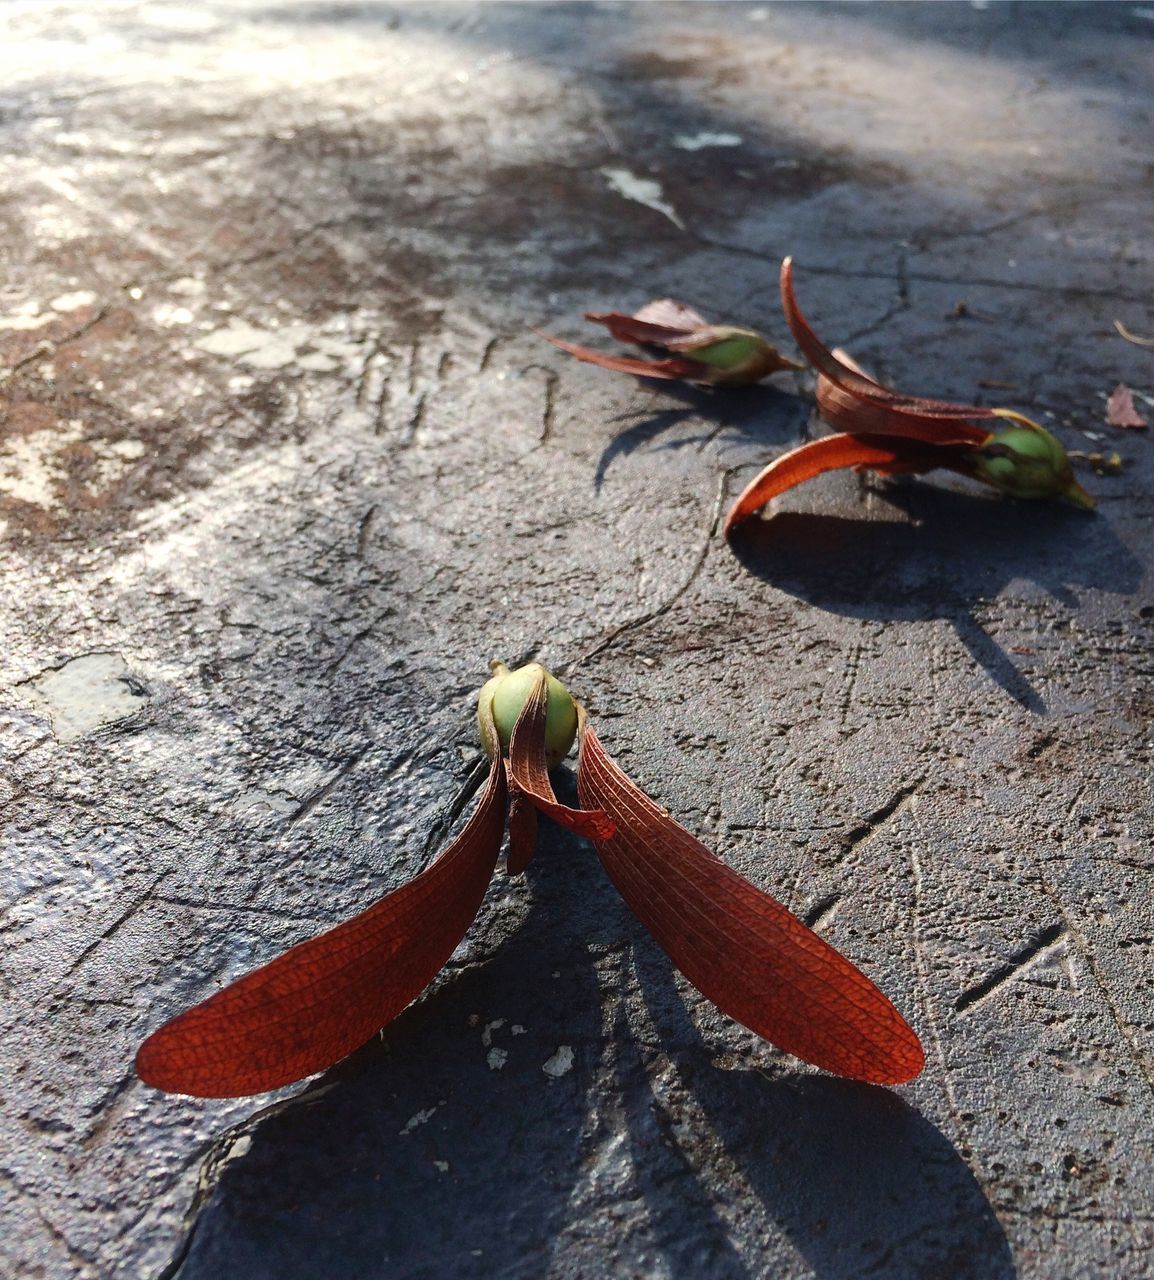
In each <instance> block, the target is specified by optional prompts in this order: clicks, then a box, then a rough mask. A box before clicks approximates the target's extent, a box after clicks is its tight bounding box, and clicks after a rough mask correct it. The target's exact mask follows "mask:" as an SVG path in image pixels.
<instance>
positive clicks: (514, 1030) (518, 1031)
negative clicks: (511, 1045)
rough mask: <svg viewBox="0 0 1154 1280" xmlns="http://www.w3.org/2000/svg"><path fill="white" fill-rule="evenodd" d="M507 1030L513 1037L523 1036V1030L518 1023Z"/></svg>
mask: <svg viewBox="0 0 1154 1280" xmlns="http://www.w3.org/2000/svg"><path fill="white" fill-rule="evenodd" d="M509 1030H510V1031H511V1032H512V1033H513V1034H514V1035H515V1036H523V1035H524V1034H525V1028H524V1027H523V1026H522V1025H521V1024H520V1023H519V1022H514V1023H513V1025H512V1026H511V1027H510V1028H509Z"/></svg>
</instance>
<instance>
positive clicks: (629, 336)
mask: <svg viewBox="0 0 1154 1280" xmlns="http://www.w3.org/2000/svg"><path fill="white" fill-rule="evenodd" d="M585 319H586V320H592V321H593V323H594V324H603V325H604V326H605V327H606V329H608V330H609V332H610V333H611V334H612V335H613V336H614V337H615V338H616V339H617V341H618V342H636V343H638V344H639V345H641V346H649V347H664V346H667V345H668V344H669V343H670V342H674V341H676V340H677V339H678V338H681V337H684V336H685V334H687V333H692V332H693V330H694V328H695V326H693V325H689V326H685V325H680V324H663V323H661V322H659V321H656V320H653V319H644V320H643V319H642V318H641V317H640V315H636V316H627V315H625V314H624V312H621V311H586V312H585Z"/></svg>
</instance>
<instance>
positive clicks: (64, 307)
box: [48, 289, 96, 311]
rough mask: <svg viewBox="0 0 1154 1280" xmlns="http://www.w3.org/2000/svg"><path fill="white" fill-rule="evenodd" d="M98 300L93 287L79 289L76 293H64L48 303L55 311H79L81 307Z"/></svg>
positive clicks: (88, 305)
mask: <svg viewBox="0 0 1154 1280" xmlns="http://www.w3.org/2000/svg"><path fill="white" fill-rule="evenodd" d="M95 301H96V294H94V293H93V292H92V290H91V289H77V290H76V292H75V293H62V294H61V295H60V296H59V297H58V298H53V299H52V301H51V302H50V303H49V304H48V305H49V306H50V307H51V308H52V310H53V311H79V310H80V308H81V307H90V306H92V304H93V303H94V302H95Z"/></svg>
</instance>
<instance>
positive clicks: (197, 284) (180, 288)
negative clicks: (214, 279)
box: [168, 276, 208, 298]
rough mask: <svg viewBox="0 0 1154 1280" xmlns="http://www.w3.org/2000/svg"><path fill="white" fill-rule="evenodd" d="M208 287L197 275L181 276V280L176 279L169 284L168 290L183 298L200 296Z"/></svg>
mask: <svg viewBox="0 0 1154 1280" xmlns="http://www.w3.org/2000/svg"><path fill="white" fill-rule="evenodd" d="M207 288H208V286H207V285H206V284H205V282H204V281H203V280H198V279H197V278H196V277H195V276H181V277H180V279H179V280H174V281H173V282H172V283H171V284H170V285H169V286H168V292H169V293H175V294H177V295H178V296H180V297H182V298H199V297H200V296H201V295H202V294H203V293H204V292H205V291H206V290H207Z"/></svg>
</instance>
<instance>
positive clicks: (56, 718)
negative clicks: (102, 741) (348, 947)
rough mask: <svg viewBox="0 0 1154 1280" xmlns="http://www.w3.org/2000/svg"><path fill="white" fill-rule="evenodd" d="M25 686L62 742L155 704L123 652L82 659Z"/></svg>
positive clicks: (30, 698) (49, 672) (44, 674)
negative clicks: (122, 655)
mask: <svg viewBox="0 0 1154 1280" xmlns="http://www.w3.org/2000/svg"><path fill="white" fill-rule="evenodd" d="M20 687H21V688H22V689H23V690H24V691H25V692H26V695H27V697H28V698H29V700H30V701H31V702H33V703H34V704H35V705H37V706H39V707H41V708H42V709H43V710H44V711H45V712H46V713H47V715H48V718H49V719H50V720H51V721H52V732H53V733H54V734H55V735H56V737H57V739H58V740H59V741H60V742H74V741H75V740H76V739H77V738H80V737H83V736H84V734H86V733H91V732H92V730H93V729H99V728H100V727H101V725H106V724H113V723H114V722H115V721H117V720H123V719H124V718H125V717H126V716H130V715H132V714H133V712H135V711H139V710H140V708H141V707H143V706H146V705H147V704H148V702H149V701H150V699H151V694H148V693H146V692H145V691H144V690H143V689H142V688H141V686H140V684H139V683H138V682H137V681H136V680H135V679H133V677H132V674H131V672H130V671H129V669H128V664H127V663H126V662H125V661H124V659H123V658H122V657H121V656H120V654H118V653H86V654H83V655H82V656H81V657H79V658H73V659H71V661H69V662H66V663H65V664H64V665H63V666H62V667H54V668H52V669H51V670H48V671H42V672H41V673H40V674H39V675H38V676H33V677H32V679H31V680H25V681H24V683H23V684H22V685H21V686H20Z"/></svg>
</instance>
